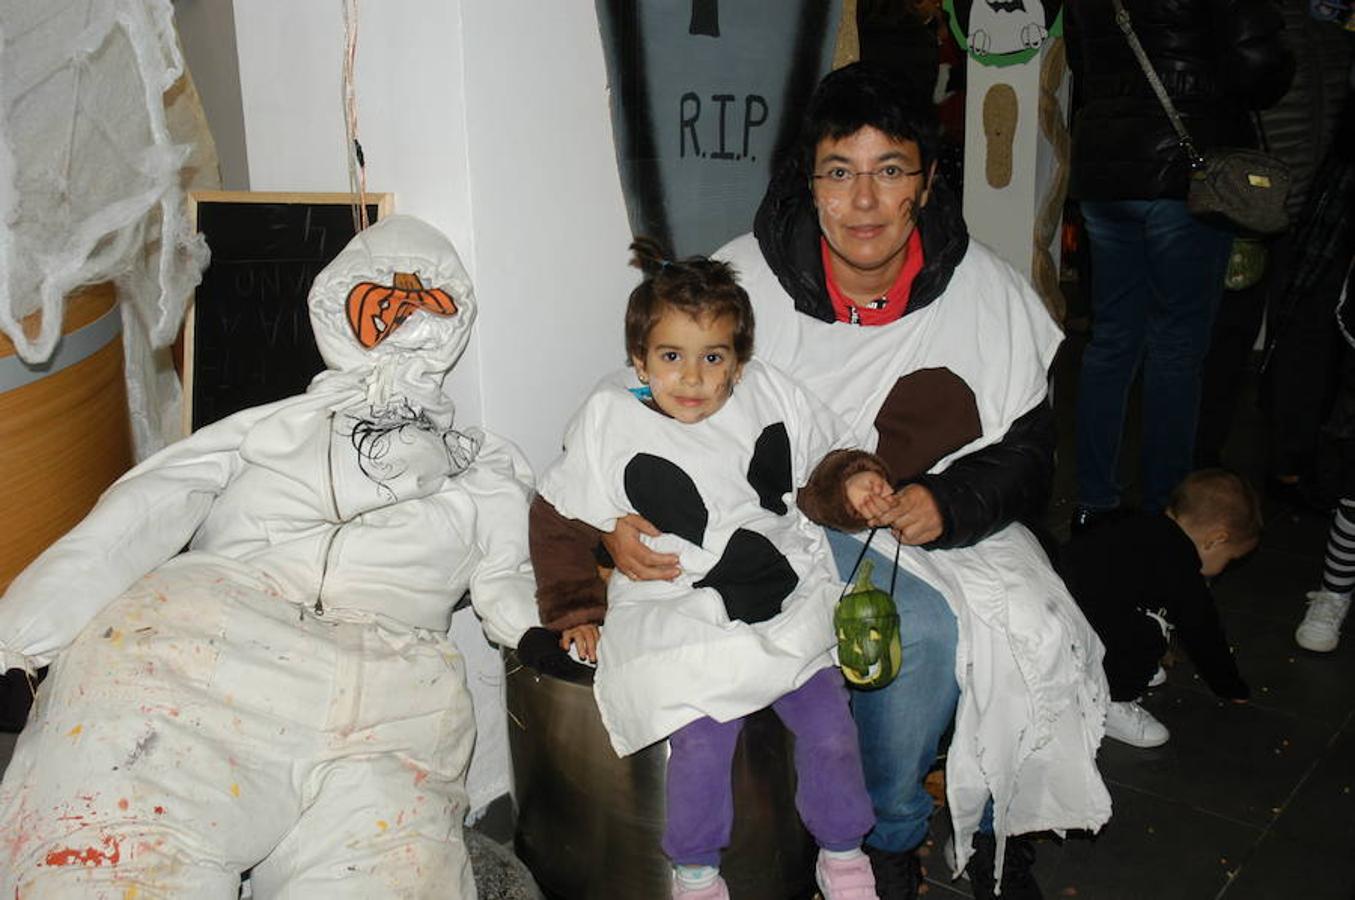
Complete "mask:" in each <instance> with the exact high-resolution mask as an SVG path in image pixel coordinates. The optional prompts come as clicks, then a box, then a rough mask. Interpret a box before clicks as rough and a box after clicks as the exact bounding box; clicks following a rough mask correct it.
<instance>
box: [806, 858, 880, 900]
mask: <svg viewBox="0 0 1355 900" xmlns="http://www.w3.org/2000/svg"><path fill="white" fill-rule="evenodd" d="M814 880H815V881H817V882H818V883H819V893H820V894H822V895H823V900H879V897H878V896H877V895H876V893H875V873H874V872H872V871H871V868H870V857H869V856H866V854H864V853H861V854H860V855H858V856H853V857H851V858H850V859H835V858H833V857H831V856H829V855H828V854H827V853H826V852H825V851H823V850H820V851H819V861H818V863H817V864H816V865H815V866H814Z"/></svg>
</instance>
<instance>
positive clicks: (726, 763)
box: [663, 667, 875, 866]
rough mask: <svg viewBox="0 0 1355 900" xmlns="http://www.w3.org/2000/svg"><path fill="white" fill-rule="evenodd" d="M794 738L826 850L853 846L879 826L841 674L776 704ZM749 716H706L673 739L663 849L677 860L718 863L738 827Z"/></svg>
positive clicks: (802, 803)
mask: <svg viewBox="0 0 1355 900" xmlns="http://www.w3.org/2000/svg"><path fill="white" fill-rule="evenodd" d="M772 710H773V711H774V712H775V713H776V714H777V716H778V717H780V719H781V721H782V722H783V723H784V724H785V726H786V728H787V729H789V730H790V732H791V734H793V735H795V775H796V782H797V783H796V788H795V808H796V809H798V810H799V811H800V819H801V821H803V822H804V823H805V828H806V829H808V830H809V833H810V834H812V835H813V836H814V840H815V841H817V842H818V845H819V846H820V847H823V848H824V849H826V850H850V849H852V848H853V847H857V846H859V845H860V844H861V838H862V837H864V836H865V834H866V832H868V831H870V829H871V827H872V826H874V824H875V813H874V812H873V811H872V810H871V804H870V796H869V795H868V794H867V793H866V780H865V776H864V775H863V774H862V772H861V751H860V748H859V746H858V744H857V740H856V724H855V723H854V722H853V721H852V715H851V711H850V710H849V709H848V708H847V687H846V685H845V684H844V683H843V680H842V673H841V672H839V671H838V670H837V669H836V668H833V667H830V668H826V669H822V670H820V671H819V672H818V673H816V674H815V675H814V677H812V678H810V679H809V680H808V681H806V682H805V683H804V684H802V685H800V687H799V688H797V689H795V690H794V691H791V692H790V693H789V694H786V695H785V696H784V697H782V698H781V699H779V700H777V701H776V702H775V703H773V704H772ZM742 729H743V719H734V720H732V721H729V722H717V721H715V720H714V719H711V718H708V717H703V718H700V719H697V720H696V721H695V722H692V723H691V724H690V725H684V726H683V727H682V728H680V729H678V730H677V731H676V732H674V733H673V734H672V735H671V736H670V737H669V738H668V744H669V747H670V750H671V753H670V755H669V757H668V823H667V826H666V828H665V829H664V835H663V852H664V853H666V854H668V858H669V859H671V860H672V861H673V863H674V865H687V866H718V865H720V851H721V850H722V849H724V847H726V846H727V845H728V844H729V835H730V831H731V829H732V828H733V826H734V792H733V787H732V779H731V775H730V770H731V767H732V764H733V761H734V745H735V744H736V743H737V741H738V738H739V731H741V730H742Z"/></svg>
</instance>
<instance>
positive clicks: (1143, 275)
mask: <svg viewBox="0 0 1355 900" xmlns="http://www.w3.org/2000/svg"><path fill="white" fill-rule="evenodd" d="M1082 218H1083V220H1084V221H1085V222H1086V226H1087V236H1088V238H1089V240H1090V245H1091V253H1092V338H1091V342H1090V343H1089V344H1088V345H1087V349H1086V351H1085V352H1084V353H1083V355H1082V374H1081V376H1080V377H1079V379H1078V398H1077V501H1078V503H1079V505H1081V506H1086V507H1090V508H1092V509H1111V508H1114V507H1116V506H1119V504H1120V487H1119V485H1118V484H1117V481H1116V469H1117V465H1118V461H1119V455H1120V440H1121V437H1122V434H1123V431H1124V420H1125V407H1126V406H1127V404H1128V400H1129V389H1130V386H1131V385H1132V384H1133V382H1134V375H1135V373H1136V372H1137V371H1138V368H1139V366H1140V365H1142V366H1143V415H1142V419H1143V454H1142V462H1141V469H1140V495H1141V499H1142V505H1143V508H1144V509H1146V510H1151V511H1157V510H1161V509H1163V508H1164V507H1165V506H1166V505H1167V500H1168V498H1169V497H1170V495H1171V491H1172V488H1174V487H1175V486H1176V484H1177V483H1178V482H1179V481H1180V480H1181V479H1182V478H1183V477H1185V475H1186V473H1188V472H1189V471H1190V470H1191V468H1192V456H1193V454H1194V450H1195V424H1196V420H1197V418H1198V415H1199V406H1200V373H1201V370H1202V368H1203V365H1204V358H1205V354H1206V353H1208V351H1209V338H1210V333H1211V331H1212V329H1213V327H1214V313H1215V312H1216V310H1217V309H1218V303H1219V298H1220V297H1221V296H1222V294H1223V275H1224V272H1225V271H1226V270H1227V266H1228V253H1229V248H1230V247H1231V246H1232V236H1231V235H1230V234H1228V233H1227V232H1225V231H1221V230H1219V229H1217V228H1213V227H1211V226H1209V225H1205V224H1203V223H1202V222H1200V221H1199V220H1197V219H1196V218H1194V217H1193V216H1191V214H1190V213H1189V212H1187V210H1186V205H1185V203H1184V202H1182V201H1180V200H1116V201H1106V202H1092V201H1083V203H1082Z"/></svg>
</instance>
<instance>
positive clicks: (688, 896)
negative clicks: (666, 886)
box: [673, 868, 729, 900]
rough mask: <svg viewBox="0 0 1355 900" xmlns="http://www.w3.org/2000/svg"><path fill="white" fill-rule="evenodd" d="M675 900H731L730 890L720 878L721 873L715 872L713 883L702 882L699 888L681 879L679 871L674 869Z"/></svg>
mask: <svg viewBox="0 0 1355 900" xmlns="http://www.w3.org/2000/svg"><path fill="white" fill-rule="evenodd" d="M673 900H729V888H728V887H726V886H725V880H724V879H723V878H721V877H720V873H719V871H716V872H715V878H714V880H713V881H706V880H702V881H701V882H699V886H694V885H693V884H692V883H691V882H689V881H687V880H685V879H683V878H682V877H680V876H679V875H678V870H677V869H676V868H674V869H673Z"/></svg>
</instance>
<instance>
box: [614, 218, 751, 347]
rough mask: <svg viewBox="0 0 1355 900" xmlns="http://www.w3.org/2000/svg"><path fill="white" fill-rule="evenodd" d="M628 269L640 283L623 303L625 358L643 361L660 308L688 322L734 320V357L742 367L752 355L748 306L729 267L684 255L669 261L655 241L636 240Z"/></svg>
mask: <svg viewBox="0 0 1355 900" xmlns="http://www.w3.org/2000/svg"><path fill="white" fill-rule="evenodd" d="M630 249H631V252H632V253H633V254H634V256H633V257H632V259H631V265H633V266H635V267H636V268H638V269H639V270H640V271H641V272H644V274H645V278H644V281H641V282H640V283H639V284H638V285H636V287H635V290H633V291H631V292H630V300H629V301H627V303H626V358H627V359H628V360H630V359H635V358H637V357H639V358H641V359H643V358H644V355H645V345H646V343H647V342H648V341H649V333H650V331H652V330H653V329H654V325H655V324H656V323H657V322H658V321H659V318H660V317H661V316H662V315H663V313H664V310H666V309H676V310H681V311H682V312H684V313H686V314H687V315H689V316H691V317H692V318H693V319H697V320H701V319H706V318H711V319H719V318H723V317H724V316H731V317H733V319H734V356H735V358H736V359H737V360H738V361H739V362H740V363H746V362H748V360H749V359H750V358H751V357H752V355H753V306H752V304H751V303H749V302H748V292H747V291H745V290H744V289H743V288H742V287H741V286H740V285H739V282H738V277H737V275H736V274H735V272H734V267H733V266H731V265H730V264H729V263H726V262H720V261H718V260H713V259H708V258H706V257H704V256H689V257H687V258H686V259H681V260H674V259H669V258H668V255H667V254H666V253H665V252H664V248H663V246H662V245H661V244H659V242H658V241H655V240H653V239H651V238H644V237H639V238H636V239H635V241H634V242H633V243H632V244H631V245H630Z"/></svg>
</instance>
